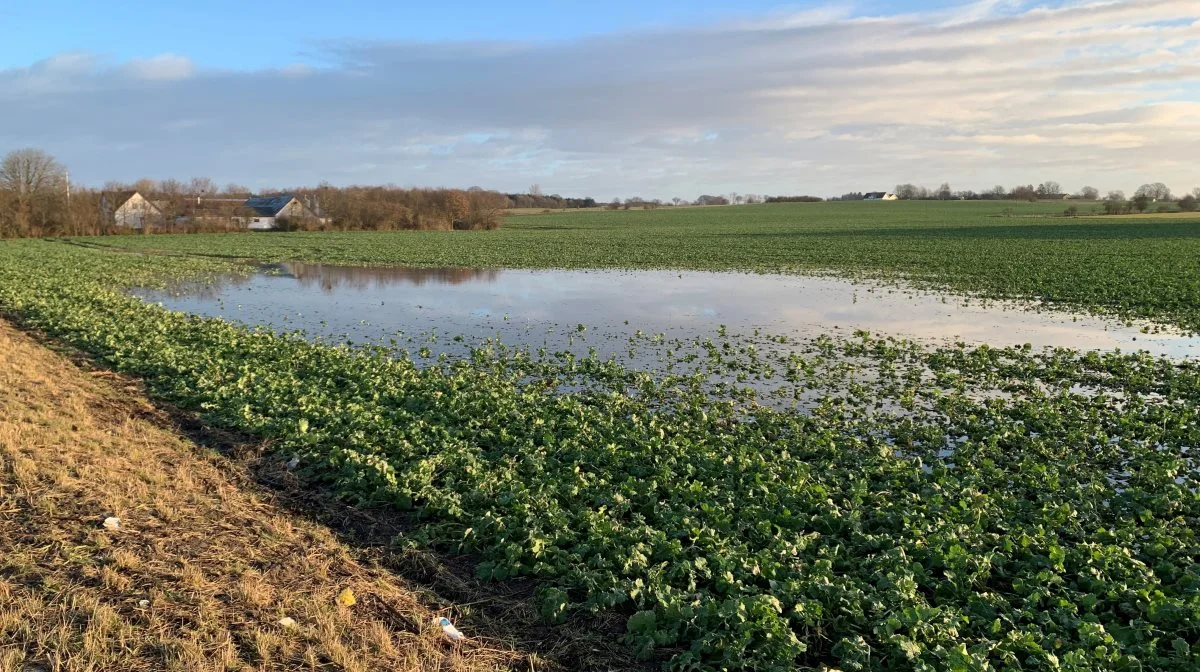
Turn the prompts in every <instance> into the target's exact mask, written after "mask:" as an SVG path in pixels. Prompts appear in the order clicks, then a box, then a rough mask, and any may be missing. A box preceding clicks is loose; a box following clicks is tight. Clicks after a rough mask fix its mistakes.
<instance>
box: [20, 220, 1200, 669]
mask: <svg viewBox="0 0 1200 672" xmlns="http://www.w3.org/2000/svg"><path fill="white" fill-rule="evenodd" d="M1005 207H1010V208H1012V209H1013V212H1012V213H1006V214H1012V215H1013V216H1011V217H1001V216H999V215H1000V214H1002V213H1001V212H1000V210H1001V209H1002V208H1005ZM1049 207H1050V206H1049V205H1046V204H1020V205H1003V206H1001V205H993V204H974V203H934V204H926V203H918V204H909V203H899V204H882V203H872V204H817V205H782V206H755V207H744V208H719V209H718V208H712V209H686V210H680V211H678V212H671V211H656V212H628V213H626V212H617V213H609V212H589V213H577V214H561V215H559V214H556V215H539V216H530V217H524V218H514V219H513V220H510V221H509V222H507V226H506V228H505V229H503V230H500V231H495V232H464V233H449V232H447V233H386V234H385V233H378V234H369V233H367V234H364V233H354V234H350V233H347V234H337V233H333V234H328V233H325V234H278V235H225V236H146V237H134V236H126V237H111V238H95V239H81V240H76V241H45V240H25V241H6V242H0V310H2V311H3V312H4V313H5V314H6V315H8V316H11V317H13V318H15V319H17V320H19V321H20V322H21V323H22V324H24V325H25V326H27V327H28V328H31V329H38V330H41V331H43V332H44V333H46V334H48V335H49V336H51V337H53V338H55V339H58V340H60V341H61V342H63V343H66V344H69V345H71V346H73V347H76V348H78V349H80V350H82V351H84V352H87V353H89V354H90V355H91V356H92V357H94V358H95V360H96V361H97V362H98V363H100V364H102V365H104V366H107V367H110V368H112V369H114V370H116V371H120V372H124V373H127V374H131V375H135V376H139V377H141V378H142V379H143V380H144V381H145V383H146V385H147V387H148V389H149V391H150V393H151V394H152V395H153V396H154V397H155V398H156V399H158V400H160V401H162V402H165V403H170V404H172V405H174V406H176V407H178V408H181V409H184V410H187V411H190V412H193V413H195V414H197V415H198V416H199V417H200V418H201V419H202V420H203V421H204V422H205V423H206V424H208V425H210V426H213V427H217V428H221V429H225V430H230V431H234V432H239V433H244V434H246V435H249V436H252V437H258V438H262V439H268V440H270V442H271V446H272V450H273V451H274V457H275V458H277V459H279V460H280V461H281V462H282V461H287V460H290V459H292V458H296V459H297V460H298V465H299V467H298V469H297V475H298V476H299V477H300V478H302V479H304V480H305V481H306V482H307V483H309V484H311V485H312V486H313V487H314V488H323V489H326V490H330V491H332V492H334V493H336V495H337V496H338V497H340V498H341V499H343V500H344V501H346V502H348V503H350V504H352V505H354V506H359V507H376V508H379V509H383V510H387V511H390V512H393V513H396V514H397V515H406V516H408V518H409V520H410V522H411V525H410V526H409V531H408V532H406V533H405V534H403V535H401V536H400V537H397V538H396V540H395V543H396V544H398V545H404V546H412V547H416V548H418V549H422V550H426V551H433V552H437V553H441V554H446V555H464V556H465V557H467V558H468V559H469V560H470V561H471V562H472V563H474V566H475V567H476V569H477V572H478V575H479V576H480V577H482V578H484V579H486V580H488V581H495V582H507V581H512V580H514V579H517V580H521V581H526V582H531V583H532V584H533V585H535V586H537V588H536V596H535V598H534V599H536V604H537V607H538V609H539V610H540V613H541V615H542V618H543V619H544V621H545V622H546V624H547V627H553V626H554V625H555V624H559V623H562V622H564V621H570V620H571V619H572V618H573V617H575V616H576V615H578V614H580V613H581V612H596V613H600V614H607V615H615V617H616V618H619V619H620V621H621V622H623V623H624V627H623V628H622V632H620V633H619V634H614V637H616V638H620V639H621V640H622V641H623V642H624V643H625V645H626V646H627V647H629V650H631V651H634V652H636V653H637V654H638V655H640V656H642V657H644V658H646V659H648V660H650V661H651V662H652V664H655V665H662V666H663V667H665V668H668V669H676V670H704V671H709V670H736V669H753V670H781V671H782V670H794V669H813V670H816V669H837V670H847V671H849V670H877V671H883V670H928V671H933V670H1032V669H1037V670H1055V669H1060V670H1079V671H1083V670H1130V671H1133V670H1180V671H1183V670H1195V669H1198V668H1200V627H1198V626H1197V624H1198V623H1200V538H1198V533H1200V490H1198V487H1200V457H1198V456H1197V453H1196V451H1197V447H1200V365H1198V364H1197V363H1196V362H1192V361H1183V362H1179V361H1171V360H1168V359H1160V358H1154V357H1151V356H1149V355H1146V354H1125V353H1116V352H1112V353H1078V352H1073V351H1068V350H1048V351H1044V352H1037V351H1033V350H1030V349H1027V348H1011V349H1000V348H990V347H987V346H979V347H962V346H959V347H948V346H946V347H933V346H927V345H920V344H916V343H912V342H907V341H900V340H894V339H889V338H886V337H881V336H872V335H868V334H855V335H853V336H845V337H836V336H822V337H819V338H816V339H814V340H811V341H805V342H800V343H793V342H790V341H788V342H785V341H784V339H782V338H779V339H767V340H766V341H765V342H764V341H763V340H761V339H759V340H755V339H750V338H747V337H742V336H735V335H727V334H725V333H724V331H723V330H722V331H721V332H720V333H715V334H713V335H712V337H711V338H708V339H700V338H698V339H696V340H695V341H687V342H672V341H669V340H667V341H664V340H663V339H661V338H658V337H645V338H642V337H640V336H639V337H635V338H631V340H630V347H631V348H645V349H658V351H659V352H661V353H662V355H663V357H664V359H665V360H666V361H667V363H668V365H667V366H664V367H663V368H662V370H653V371H636V370H630V369H628V368H626V367H625V366H622V365H621V364H619V363H617V362H616V361H613V360H600V359H598V358H597V357H595V356H592V357H584V358H577V357H571V356H565V355H563V356H559V355H556V354H555V353H546V354H543V353H539V352H537V351H536V350H533V349H531V348H523V347H520V346H519V345H509V346H502V345H499V344H496V343H483V344H481V345H480V347H478V348H477V349H476V350H475V351H474V352H473V354H472V356H470V357H467V358H464V359H459V360H455V359H448V358H447V359H425V358H421V357H412V358H410V357H407V356H403V355H399V354H397V353H395V352H393V351H390V350H387V349H384V348H383V347H350V346H346V345H333V344H329V343H320V342H313V341H309V340H306V339H305V338H303V337H301V336H300V335H297V334H277V333H272V332H270V331H267V330H264V329H251V328H246V327H242V326H237V325H233V324H230V323H227V322H224V321H221V320H219V319H213V318H202V317H196V316H189V315H185V314H181V313H174V312H170V311H168V310H165V309H163V308H161V307H159V306H156V305H151V304H147V303H144V302H141V301H140V300H138V299H136V298H133V297H131V296H129V295H127V294H126V293H125V292H124V291H123V289H124V288H125V287H128V286H132V285H141V286H152V285H155V284H159V283H165V282H167V281H169V280H175V279H183V278H187V279H191V280H201V281H202V280H203V279H204V278H206V277H210V276H212V275H213V274H216V273H221V272H226V271H228V270H229V268H230V267H231V264H230V263H229V261H228V260H227V259H226V258H254V259H262V260H283V259H298V260H311V261H326V262H345V263H375V264H382V263H395V264H399V263H403V264H424V265H460V266H461V265H470V266H523V267H540V266H572V267H579V266H605V267H614V266H615V267H672V268H720V269H742V270H756V271H769V270H788V271H799V270H805V269H829V270H833V271H840V272H851V273H859V272H866V273H871V274H875V275H885V276H899V275H904V276H908V277H913V278H916V279H918V280H922V281H927V282H931V283H935V284H939V285H943V286H948V287H951V288H955V289H959V290H963V291H972V292H981V293H985V294H989V295H995V296H1019V297H1040V298H1045V299H1047V300H1050V301H1052V302H1057V303H1063V304H1067V305H1072V306H1080V307H1088V308H1091V309H1094V310H1100V311H1110V312H1118V313H1122V314H1126V315H1141V316H1149V317H1154V318H1157V319H1159V320H1162V321H1166V322H1171V323H1174V324H1178V325H1183V326H1187V327H1191V328H1196V327H1197V326H1200V285H1198V284H1197V283H1198V282H1200V279H1198V278H1200V267H1198V266H1197V264H1198V263H1200V261H1198V259H1200V222H1197V221H1194V220H1182V219H1172V220H1170V221H1166V220H1162V221H1160V220H1154V219H1149V220H1146V219H1139V220H1113V221H1110V220H1107V219H1094V220H1091V219H1090V220H1082V219H1081V220H1070V219H1063V218H1055V217H1050V216H1048V215H1047V212H1048V208H1049ZM109 248H114V249H109ZM125 249H140V250H150V249H153V250H161V251H169V252H186V253H189V254H181V255H141V254H125V253H123V250H125ZM633 326H636V325H633ZM768 345H771V346H777V347H767V346H768ZM676 361H677V362H683V361H687V362H692V363H698V368H694V369H689V371H693V370H694V371H696V372H695V373H690V372H689V373H686V374H684V373H678V371H679V370H682V369H673V368H672V367H671V366H670V365H669V364H670V363H671V362H676ZM748 379H754V380H761V379H769V380H773V381H775V383H776V384H777V385H776V393H777V394H779V395H782V396H785V397H786V396H788V395H792V396H794V397H795V398H801V397H803V398H805V399H807V402H806V404H805V405H804V406H803V408H802V410H785V409H780V408H776V407H775V406H772V405H770V404H764V403H760V402H761V401H762V400H761V399H760V398H759V397H758V396H756V394H755V393H754V392H753V391H752V390H751V389H750V388H749V386H747V387H741V386H740V385H739V384H738V383H729V381H742V380H748ZM713 380H720V381H724V382H725V384H719V385H714V384H713V383H712V381H713ZM814 395H815V396H814ZM399 512H404V513H403V514H401V513H399ZM0 567H3V560H2V559H0ZM600 664H601V665H602V663H600Z"/></svg>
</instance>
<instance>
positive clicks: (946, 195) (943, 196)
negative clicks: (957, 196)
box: [937, 182, 954, 201]
mask: <svg viewBox="0 0 1200 672" xmlns="http://www.w3.org/2000/svg"><path fill="white" fill-rule="evenodd" d="M953 195H954V194H953V192H951V191H950V183H949V182H943V183H942V185H941V186H940V187H938V190H937V197H938V200H941V201H948V200H950V198H951V197H952V196H953Z"/></svg>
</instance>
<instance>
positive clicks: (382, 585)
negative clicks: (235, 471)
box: [0, 321, 543, 672]
mask: <svg viewBox="0 0 1200 672" xmlns="http://www.w3.org/2000/svg"><path fill="white" fill-rule="evenodd" d="M131 400H132V401H131ZM139 405H140V407H139ZM154 413H155V412H154V409H153V408H152V407H150V406H149V405H148V403H147V402H145V401H144V400H140V398H139V397H137V395H136V390H135V391H133V392H131V391H130V390H128V389H120V388H119V387H114V384H113V382H112V380H111V379H110V378H109V377H107V376H105V375H104V374H103V373H98V372H97V373H90V374H89V373H86V372H84V371H82V370H80V369H79V368H77V367H76V366H75V365H74V364H73V363H72V362H71V361H70V360H69V359H67V358H66V357H64V356H63V355H60V354H57V353H54V352H51V351H50V350H48V349H46V348H44V347H42V346H41V345H39V344H38V343H37V342H35V341H34V340H33V339H31V338H30V337H29V336H27V335H25V334H23V333H21V332H18V331H17V330H16V329H14V328H13V327H12V326H11V325H9V324H8V323H5V322H3V321H0V672H32V671H33V670H72V671H75V670H78V671H81V672H82V671H86V670H96V671H100V670H285V669H286V670H301V669H303V670H350V671H357V670H464V671H471V672H474V671H480V670H495V669H521V670H529V669H533V668H541V667H542V666H543V665H542V663H541V661H540V660H539V659H537V658H536V657H530V656H527V655H524V654H522V653H520V652H518V651H516V650H514V647H512V646H509V645H499V644H496V643H494V642H491V643H489V641H488V640H486V639H483V638H480V637H478V636H477V635H478V634H479V633H472V632H468V635H476V636H475V637H473V638H472V641H471V642H470V643H468V644H467V645H465V646H462V647H455V646H452V645H450V644H448V643H446V642H445V641H444V640H443V639H442V637H441V634H440V631H437V630H435V629H433V628H432V627H431V626H432V621H433V618H434V616H435V612H434V611H433V610H431V609H430V608H429V607H428V606H427V605H428V602H427V601H424V600H422V599H421V597H420V596H419V595H418V593H417V591H416V590H415V589H414V588H413V587H411V586H406V585H405V583H404V581H403V580H402V579H400V578H398V577H397V576H396V575H394V574H392V573H389V572H387V571H385V570H383V569H380V568H378V567H376V566H374V565H371V564H370V563H367V562H364V561H362V560H361V559H358V558H357V557H356V555H355V553H354V552H353V549H351V548H349V547H347V546H346V545H345V544H344V543H342V542H341V541H339V540H338V539H337V538H336V537H335V536H334V535H333V534H332V533H331V532H330V531H329V530H328V529H326V528H325V527H323V526H320V525H317V524H315V523H312V522H309V521H307V520H304V519H302V518H300V517H298V516H296V515H294V514H293V513H291V512H289V511H287V510H284V509H283V508H281V507H280V506H279V505H278V504H276V503H275V502H274V501H272V499H271V498H270V497H267V496H263V495H262V494H261V493H256V492H255V491H254V489H253V488H247V487H245V484H244V483H238V482H237V479H236V478H234V477H232V476H231V475H230V474H229V473H227V470H223V469H221V468H219V466H218V464H217V463H216V462H214V460H212V459H209V458H206V457H205V456H203V455H202V454H201V451H200V449H199V448H198V447H197V446H196V445H194V444H193V443H191V442H190V441H189V440H188V439H186V438H184V437H182V436H180V435H178V434H176V433H174V432H172V431H169V430H168V429H165V428H164V427H163V426H162V425H161V423H159V422H155V421H154V419H153V418H154ZM107 516H118V517H119V518H120V520H121V528H122V529H120V530H118V531H109V530H106V529H104V527H103V525H102V523H103V521H104V519H105V517H107ZM345 588H350V589H352V590H353V591H354V593H355V595H356V596H357V598H358V602H357V604H355V605H354V606H352V607H342V606H339V605H338V604H337V603H336V601H335V598H336V597H337V595H338V593H339V592H341V591H342V590H343V589H345ZM421 595H423V593H422V594H421ZM284 617H290V618H293V619H295V621H296V624H297V625H296V626H295V627H291V628H289V627H284V626H282V625H280V624H279V621H280V619H282V618H284Z"/></svg>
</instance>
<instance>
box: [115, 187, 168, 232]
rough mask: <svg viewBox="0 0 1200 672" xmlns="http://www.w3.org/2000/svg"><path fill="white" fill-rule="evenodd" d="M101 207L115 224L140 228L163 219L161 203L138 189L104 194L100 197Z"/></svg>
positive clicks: (158, 222) (152, 224)
mask: <svg viewBox="0 0 1200 672" xmlns="http://www.w3.org/2000/svg"><path fill="white" fill-rule="evenodd" d="M100 208H101V210H102V211H103V212H104V215H105V217H106V218H107V219H108V221H109V223H111V224H113V225H114V226H121V227H125V228H129V229H138V230H140V229H143V228H145V227H146V225H147V224H149V225H150V226H152V227H153V226H154V225H156V224H160V223H162V221H163V211H162V209H161V208H160V207H159V205H158V204H156V203H154V202H153V201H150V200H149V199H147V198H146V197H145V196H142V195H141V194H140V193H138V192H136V191H118V192H115V193H110V194H104V195H103V196H102V197H101V198H100Z"/></svg>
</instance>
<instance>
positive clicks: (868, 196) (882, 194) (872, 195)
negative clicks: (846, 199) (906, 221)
mask: <svg viewBox="0 0 1200 672" xmlns="http://www.w3.org/2000/svg"><path fill="white" fill-rule="evenodd" d="M863 200H864V201H895V200H898V199H897V198H896V195H895V194H889V193H888V192H886V191H868V192H867V193H865V194H863Z"/></svg>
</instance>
